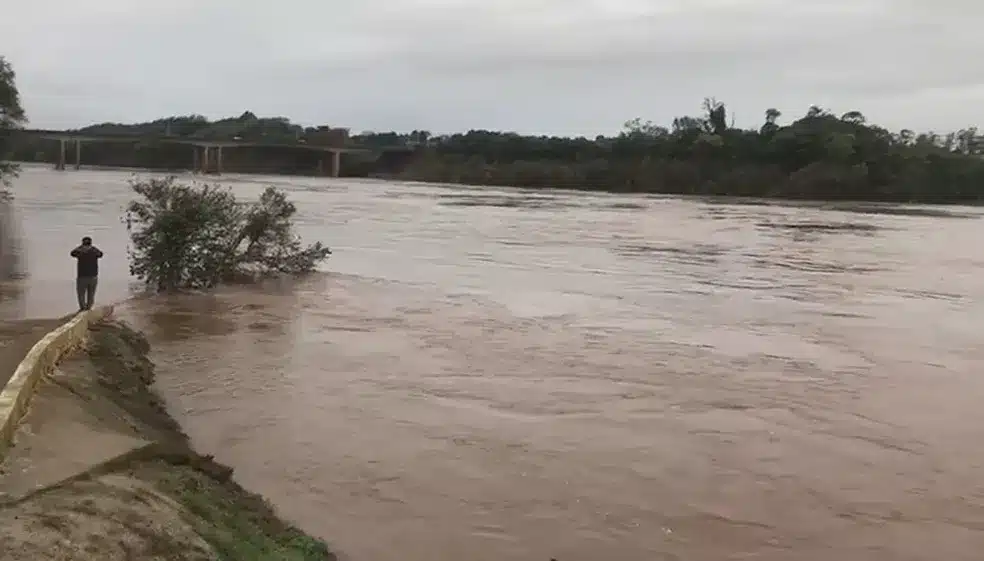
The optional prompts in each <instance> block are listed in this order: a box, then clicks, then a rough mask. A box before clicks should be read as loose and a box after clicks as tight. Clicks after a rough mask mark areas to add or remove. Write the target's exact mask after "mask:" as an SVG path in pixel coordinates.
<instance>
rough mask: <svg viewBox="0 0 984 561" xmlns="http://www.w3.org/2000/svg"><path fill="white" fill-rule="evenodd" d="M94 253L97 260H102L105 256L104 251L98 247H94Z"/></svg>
mask: <svg viewBox="0 0 984 561" xmlns="http://www.w3.org/2000/svg"><path fill="white" fill-rule="evenodd" d="M92 252H93V253H95V254H96V259H101V258H102V256H103V252H102V250H101V249H99V248H98V247H96V246H92Z"/></svg>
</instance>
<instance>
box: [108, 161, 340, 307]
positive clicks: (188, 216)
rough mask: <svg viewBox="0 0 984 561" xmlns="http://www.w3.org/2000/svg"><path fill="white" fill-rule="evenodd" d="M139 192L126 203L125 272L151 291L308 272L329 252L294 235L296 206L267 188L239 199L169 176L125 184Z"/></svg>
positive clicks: (214, 189)
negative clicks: (254, 196)
mask: <svg viewBox="0 0 984 561" xmlns="http://www.w3.org/2000/svg"><path fill="white" fill-rule="evenodd" d="M131 187H132V188H133V191H134V192H135V193H136V194H137V195H139V196H140V198H139V199H137V200H134V201H131V202H130V204H129V205H127V208H126V216H125V219H124V220H125V222H126V225H127V230H128V231H129V232H130V242H131V246H130V248H129V257H130V274H132V275H134V276H135V277H137V278H138V279H140V280H141V281H143V282H144V283H145V284H146V285H148V286H152V287H154V288H156V289H157V290H158V291H172V290H181V289H207V288H212V287H214V286H216V285H219V284H221V283H223V282H234V281H241V280H244V279H247V278H259V277H265V276H272V275H302V274H305V273H310V272H313V271H314V270H315V268H316V267H317V265H318V263H320V262H322V261H323V260H325V259H327V258H328V256H329V255H330V254H331V250H329V249H328V248H327V247H325V246H323V245H322V244H321V243H320V242H318V243H315V244H313V245H310V246H304V245H302V243H301V240H300V239H299V238H298V236H297V235H296V234H295V233H294V228H293V218H294V214H295V213H296V212H297V208H296V207H295V206H294V205H293V203H291V202H290V201H288V200H287V197H286V195H285V194H284V193H283V192H282V191H278V190H277V189H275V188H273V187H268V188H267V189H266V191H264V192H263V194H262V195H261V196H260V198H259V200H258V201H253V202H241V201H238V200H236V197H235V196H234V195H233V194H232V192H230V191H229V190H228V189H226V188H223V187H220V186H214V185H185V184H181V183H178V182H177V181H176V179H175V178H174V177H168V178H164V179H150V180H147V181H134V182H132V183H131Z"/></svg>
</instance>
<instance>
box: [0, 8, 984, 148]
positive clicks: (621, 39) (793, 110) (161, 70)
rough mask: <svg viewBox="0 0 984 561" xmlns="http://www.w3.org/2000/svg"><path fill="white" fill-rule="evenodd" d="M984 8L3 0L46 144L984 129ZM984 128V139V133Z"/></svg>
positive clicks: (6, 46)
mask: <svg viewBox="0 0 984 561" xmlns="http://www.w3.org/2000/svg"><path fill="white" fill-rule="evenodd" d="M982 23H984V2H981V1H979V0H812V1H807V0H484V1H481V0H276V1H273V0H253V1H250V0H154V1H149V0H85V1H84V2H82V1H79V0H31V1H30V2H29V1H27V0H8V1H7V2H5V3H4V5H3V6H2V8H0V54H3V55H5V56H7V58H8V59H9V60H10V62H11V63H12V64H13V65H14V67H15V70H16V71H17V73H18V83H19V86H20V90H21V94H22V97H23V102H24V105H25V108H26V109H27V111H28V113H29V116H30V118H31V125H32V126H33V127H36V128H64V127H77V126H83V125H86V124H90V123H93V122H103V121H117V122H131V121H145V120H151V119H154V118H157V117H160V116H166V115H174V114H190V113H200V114H203V115H206V116H208V117H210V118H218V117H222V116H228V115H238V114H240V113H242V112H243V111H245V110H250V111H253V112H254V113H256V114H258V115H263V116H274V115H282V116H286V117H289V118H290V119H291V120H293V121H295V122H299V123H301V124H305V125H315V124H328V125H333V126H348V127H351V128H352V129H353V130H354V131H356V132H357V131H362V130H394V129H395V130H411V129H428V130H431V131H434V132H438V133H440V132H451V131H463V130H467V129H471V128H487V129H501V130H514V131H519V132H531V133H546V134H565V135H567V134H585V135H591V136H593V135H595V134H598V133H612V132H615V131H617V130H618V129H620V128H621V125H622V123H623V122H624V121H626V120H628V119H631V118H633V117H642V118H644V119H651V120H653V121H657V122H662V123H669V122H670V121H671V120H672V118H673V117H674V116H675V115H681V114H696V113H699V111H700V104H701V100H702V99H703V98H704V97H708V96H713V97H717V98H718V99H720V100H722V101H724V102H726V103H727V104H728V107H729V109H730V110H731V111H733V112H734V114H735V116H736V120H737V123H738V124H739V125H743V126H751V125H757V124H759V123H760V122H761V121H762V114H763V112H764V110H765V109H766V108H768V107H776V108H778V109H779V110H781V111H782V112H783V114H784V117H783V120H789V119H790V118H793V117H796V116H799V115H800V114H802V113H803V112H804V111H805V110H806V108H807V107H808V106H809V105H811V104H818V105H821V106H822V107H827V108H830V109H832V110H834V111H835V112H837V113H843V112H846V111H849V110H853V109H857V110H860V111H862V112H863V113H864V114H865V115H866V116H868V118H869V119H870V120H872V121H875V122H879V123H882V124H884V125H886V126H888V127H889V128H892V129H899V128H903V127H908V128H913V129H916V130H927V129H935V130H938V131H946V130H951V129H957V128H961V127H965V126H968V125H976V124H978V123H981V121H984V119H982V118H981V117H982V114H984V109H982V107H984V105H982V103H981V101H982V100H984V38H982V36H981V25H982ZM982 124H984V123H982Z"/></svg>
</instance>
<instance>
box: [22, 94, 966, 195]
mask: <svg viewBox="0 0 984 561" xmlns="http://www.w3.org/2000/svg"><path fill="white" fill-rule="evenodd" d="M321 129H324V130H326V131H337V130H344V129H329V128H328V127H321ZM81 131H82V132H86V133H89V134H110V133H112V134H114V135H119V134H165V133H166V134H171V135H179V136H188V137H190V138H207V139H212V140H233V139H247V138H249V139H254V137H255V138H257V139H259V138H263V139H271V138H274V139H277V138H279V139H281V140H283V141H284V142H285V143H286V142H294V143H297V142H299V141H303V140H304V138H305V135H310V134H314V132H317V131H316V130H315V129H312V128H311V127H308V128H304V127H301V126H300V125H296V124H293V123H291V122H290V121H289V120H287V119H285V118H280V117H277V118H258V117H256V116H255V115H253V114H252V113H249V112H247V113H245V114H243V115H241V116H239V117H233V118H229V119H221V120H218V121H209V120H207V119H205V118H204V117H201V116H194V115H193V116H185V117H168V118H163V119H158V120H156V121H152V122H150V123H140V124H134V125H121V124H101V125H94V126H91V127H86V128H85V129H81ZM312 131H314V132H312ZM343 137H344V138H341V137H340V138H341V140H339V139H336V141H337V142H342V143H343V144H344V145H345V146H349V147H362V148H367V149H369V150H375V151H377V153H376V156H375V157H374V159H373V158H370V159H364V157H360V158H362V159H358V158H355V157H354V156H351V155H348V154H347V155H346V158H345V161H344V163H343V165H342V173H343V175H347V176H381V177H395V178H400V179H409V180H418V181H431V182H439V183H466V184H476V185H497V186H499V185H501V186H506V185H509V186H518V187H529V188H568V189H584V190H601V191H615V192H631V193H666V194H688V195H726V196H727V195H730V196H752V197H781V198H791V199H832V200H838V199H840V200H876V201H894V202H928V203H958V202H976V201H980V200H982V199H984V158H982V155H984V143H982V142H981V137H980V136H979V135H978V133H977V129H976V128H967V129H963V130H960V131H957V132H953V133H948V134H936V133H932V132H929V133H920V134H917V133H915V132H913V131H910V130H900V131H895V132H893V131H890V130H888V129H886V128H883V127H880V126H878V125H875V124H871V123H868V122H867V120H866V119H865V117H864V115H863V114H861V113H860V112H858V111H849V112H847V113H844V114H841V115H837V114H834V113H833V112H831V111H828V110H825V109H822V108H820V107H810V108H808V109H807V111H806V112H805V114H803V115H802V116H799V117H798V118H796V119H794V120H792V121H789V122H783V115H782V113H781V112H780V111H778V110H777V109H767V110H766V111H765V112H764V114H763V119H762V123H761V125H760V126H758V127H757V128H754V129H742V128H737V127H734V126H733V125H732V124H730V123H729V120H728V112H727V107H726V106H725V104H723V103H721V102H719V101H716V100H714V99H707V100H705V101H704V110H703V113H702V114H700V115H697V116H683V117H678V118H676V119H674V120H673V122H672V123H670V124H669V126H662V125H658V124H654V123H651V122H647V121H642V120H640V119H635V120H632V121H629V122H628V123H626V124H625V127H624V130H622V132H621V133H619V134H617V135H615V136H598V137H595V138H583V137H581V138H566V137H552V136H528V135H521V134H516V133H510V132H497V131H487V130H472V131H469V132H467V133H461V134H451V135H443V136H435V135H432V134H430V133H429V132H427V131H412V132H411V133H407V134H402V133H397V132H383V133H368V132H367V133H362V134H358V135H352V136H351V137H349V136H347V135H343ZM299 139H300V140H299ZM393 147H402V148H403V149H404V151H403V152H402V153H394V152H392V151H389V152H387V151H385V150H384V149H392V148H393ZM86 150H89V151H93V150H98V151H118V152H120V153H119V154H115V152H114V154H115V156H114V155H112V154H102V155H101V156H100V154H101V153H100V154H95V153H92V154H86V153H85V151H86ZM244 150H254V151H253V152H250V153H249V154H248V156H249V157H248V158H246V160H248V162H247V161H246V160H244V162H243V164H242V165H243V166H246V167H243V169H241V170H239V169H238V168H237V165H238V164H237V163H236V161H237V160H236V155H235V154H236V153H237V151H236V150H229V151H228V152H229V153H228V154H227V155H226V162H227V163H226V168H227V170H228V171H237V170H239V171H249V170H252V169H253V167H257V166H259V167H257V169H267V170H268V171H269V172H276V173H301V174H309V173H312V172H313V170H315V169H316V168H317V162H316V161H315V159H312V158H313V156H311V154H313V152H310V151H303V150H301V151H298V150H296V149H295V150H294V151H293V153H291V154H288V152H289V151H290V148H289V147H288V148H283V147H281V148H277V149H273V148H271V149H264V150H266V151H265V152H262V153H261V152H255V150H256V149H244ZM285 150H286V151H287V152H285ZM83 151H84V156H83V159H85V160H87V161H92V162H93V164H96V163H98V162H99V161H100V160H99V158H100V157H101V158H103V160H105V162H107V163H112V165H127V163H129V164H130V165H152V167H174V168H181V167H183V166H184V167H187V166H188V165H189V164H188V161H190V157H189V156H188V154H186V153H185V152H186V151H187V150H186V147H180V146H177V147H176V146H173V145H172V146H169V147H165V146H160V147H157V148H155V147H154V146H150V145H148V146H142V147H141V146H139V145H138V146H135V147H134V146H129V145H127V144H120V143H115V144H113V143H106V144H103V145H99V144H96V143H93V147H92V148H89V147H88V144H87V145H86V146H84V147H83ZM126 151H129V152H126ZM123 152H126V153H125V154H124V153H123ZM131 152H132V154H131ZM172 152H173V154H172ZM244 153H245V152H244ZM38 154H41V152H38ZM42 156H43V157H47V156H44V155H43V154H42ZM92 158H95V160H92ZM244 158H245V156H244ZM264 158H268V159H270V162H268V165H266V166H265V167H263V165H262V164H261V162H262V160H263V159H264ZM355 159H358V160H359V161H355ZM186 160H187V161H186ZM247 168H249V169H247Z"/></svg>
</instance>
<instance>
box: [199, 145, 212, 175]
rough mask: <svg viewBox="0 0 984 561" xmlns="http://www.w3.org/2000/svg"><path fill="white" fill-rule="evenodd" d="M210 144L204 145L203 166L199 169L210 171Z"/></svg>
mask: <svg viewBox="0 0 984 561" xmlns="http://www.w3.org/2000/svg"><path fill="white" fill-rule="evenodd" d="M210 156H211V154H210V153H209V147H208V146H202V167H201V169H200V170H199V171H201V172H202V173H208V166H209V163H210V162H209V160H211V157H210Z"/></svg>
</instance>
